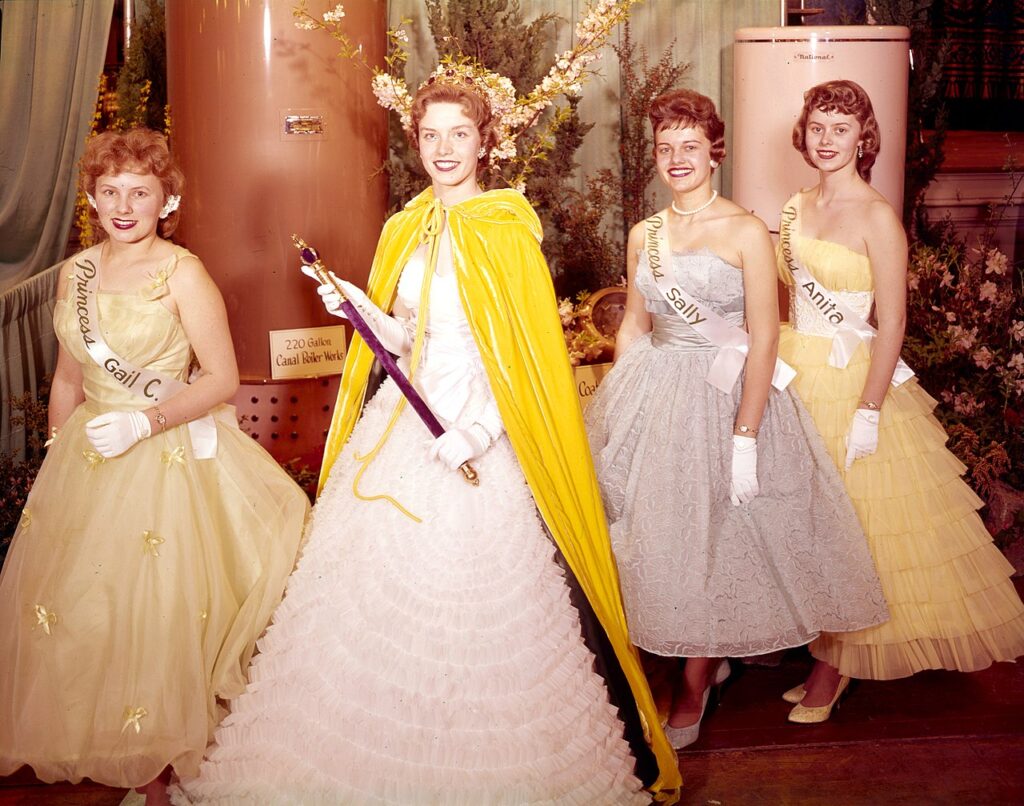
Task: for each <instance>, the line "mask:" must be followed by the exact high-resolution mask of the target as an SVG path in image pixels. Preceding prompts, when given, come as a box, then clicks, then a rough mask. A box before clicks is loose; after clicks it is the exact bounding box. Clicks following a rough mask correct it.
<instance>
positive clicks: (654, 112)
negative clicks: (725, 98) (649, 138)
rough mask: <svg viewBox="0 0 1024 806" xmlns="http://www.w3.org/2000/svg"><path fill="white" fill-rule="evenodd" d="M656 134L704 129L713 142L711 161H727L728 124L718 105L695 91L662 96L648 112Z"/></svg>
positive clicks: (672, 92) (653, 102)
mask: <svg viewBox="0 0 1024 806" xmlns="http://www.w3.org/2000/svg"><path fill="white" fill-rule="evenodd" d="M647 117H648V118H649V119H650V121H651V128H652V129H653V130H654V133H655V134H657V133H658V132H660V131H662V130H663V129H691V128H692V129H700V130H701V131H702V132H703V133H704V136H705V137H707V138H708V140H710V141H711V159H713V160H714V161H715V162H717V163H718V164H719V165H721V164H722V160H724V159H725V122H724V121H723V120H722V119H721V118H720V117H719V116H718V111H717V110H716V109H715V102H714V101H712V100H711V99H710V98H708V97H707V96H706V95H701V94H700V93H699V92H694V91H693V90H672V91H671V92H666V93H664V94H662V95H659V96H658V97H657V98H655V99H654V100H653V101H651V106H650V108H649V109H648V110H647Z"/></svg>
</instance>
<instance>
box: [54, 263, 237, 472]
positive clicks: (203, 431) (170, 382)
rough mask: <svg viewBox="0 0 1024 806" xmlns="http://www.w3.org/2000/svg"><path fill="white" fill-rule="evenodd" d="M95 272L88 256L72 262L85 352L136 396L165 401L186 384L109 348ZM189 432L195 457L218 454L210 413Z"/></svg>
mask: <svg viewBox="0 0 1024 806" xmlns="http://www.w3.org/2000/svg"><path fill="white" fill-rule="evenodd" d="M98 274H99V272H98V271H97V270H96V264H95V263H93V262H92V261H91V260H89V259H88V258H79V259H77V260H76V261H75V272H74V275H73V278H74V283H75V288H74V302H73V304H74V306H75V313H76V314H77V316H78V329H79V331H81V333H82V343H83V344H84V345H85V351H86V352H87V353H88V354H89V357H90V358H91V359H92V360H93V361H95V362H96V364H97V365H98V366H99V367H101V368H102V369H103V370H104V371H105V372H106V373H107V375H108V376H109V377H111V378H112V379H113V380H114V381H116V382H117V383H118V384H120V385H121V386H122V387H123V388H124V389H127V390H128V391H129V392H131V393H132V394H133V395H135V396H136V397H140V398H142V399H143V400H146V401H148V402H150V403H152V404H153V405H154V406H156V405H159V404H160V403H166V402H167V401H168V400H170V398H172V397H174V395H176V394H177V393H178V392H180V391H181V390H182V389H184V388H186V387H187V386H188V384H186V383H182V382H181V381H179V380H177V379H175V378H171V377H170V376H168V375H164V374H163V373H162V372H154V371H153V370H149V369H145V368H142V367H137V366H135V365H134V364H132V363H131V362H130V361H127V360H125V359H124V358H122V357H121V356H119V355H118V354H117V353H115V352H114V351H113V350H112V349H110V346H109V345H108V344H107V342H106V340H105V339H104V338H103V333H102V332H101V331H100V327H99V321H100V317H99V306H98V305H97V303H96V291H97V286H98V285H99V277H98ZM188 432H189V436H191V438H192V452H193V453H194V454H195V456H196V458H197V459H212V458H213V457H214V456H216V455H217V425H216V423H214V421H213V416H212V415H210V414H206V415H205V416H203V417H200V418H199V419H196V420H192V421H191V422H189V423H188Z"/></svg>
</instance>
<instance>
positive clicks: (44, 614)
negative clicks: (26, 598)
mask: <svg viewBox="0 0 1024 806" xmlns="http://www.w3.org/2000/svg"><path fill="white" fill-rule="evenodd" d="M35 614H36V625H35V626H36V627H42V628H43V632H44V633H46V634H47V635H52V633H51V632H50V628H51V627H53V626H54V625H56V624H57V614H56V613H51V612H50V611H49V610H47V609H46V608H45V607H44V606H43V605H41V604H37V605H36V607H35ZM32 629H35V627H33V628H32Z"/></svg>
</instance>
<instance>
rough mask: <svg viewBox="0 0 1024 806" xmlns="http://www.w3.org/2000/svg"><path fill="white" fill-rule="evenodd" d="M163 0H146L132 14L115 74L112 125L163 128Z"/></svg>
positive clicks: (164, 35) (164, 111) (164, 48)
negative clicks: (128, 38) (127, 42)
mask: <svg viewBox="0 0 1024 806" xmlns="http://www.w3.org/2000/svg"><path fill="white" fill-rule="evenodd" d="M165 39H166V25H165V23H164V3H163V0H146V9H145V11H144V12H143V13H141V14H139V15H138V16H137V17H136V22H135V25H134V27H133V30H132V41H131V44H130V46H129V49H128V53H127V54H126V55H125V64H124V67H122V68H121V72H120V74H119V75H118V77H117V109H118V112H117V120H116V123H115V128H118V129H130V128H132V127H133V126H148V127H149V128H151V129H155V130H156V131H163V130H164V128H165V118H166V107H167V46H166V42H165Z"/></svg>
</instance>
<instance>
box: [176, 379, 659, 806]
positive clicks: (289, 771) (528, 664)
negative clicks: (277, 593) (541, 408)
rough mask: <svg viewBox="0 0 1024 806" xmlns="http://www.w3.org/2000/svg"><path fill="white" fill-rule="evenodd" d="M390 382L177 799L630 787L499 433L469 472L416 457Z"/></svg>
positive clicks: (417, 442)
mask: <svg viewBox="0 0 1024 806" xmlns="http://www.w3.org/2000/svg"><path fill="white" fill-rule="evenodd" d="M396 396H397V391H396V389H395V387H394V386H393V384H392V383H391V382H387V383H385V385H384V386H383V387H382V388H381V391H380V392H379V393H378V394H377V396H376V397H375V398H374V399H373V400H372V401H371V402H370V404H369V405H368V406H367V407H366V410H365V412H364V415H363V417H362V419H361V421H360V423H359V424H358V425H357V427H356V429H355V431H354V433H353V436H352V439H351V440H350V441H349V444H348V445H347V446H346V448H345V450H344V451H343V453H342V454H341V456H340V457H339V458H338V460H337V462H336V463H335V465H334V469H333V471H332V473H331V476H330V479H329V480H328V483H327V485H326V487H325V489H324V491H323V493H322V495H321V497H320V499H319V501H318V503H317V505H316V507H315V508H314V513H313V519H312V525H311V529H310V532H309V537H308V541H307V544H306V546H305V549H304V552H303V556H302V559H301V561H300V563H299V566H298V569H297V570H296V572H295V574H294V575H293V577H292V579H291V581H290V583H289V586H288V590H287V593H286V595H285V599H284V601H283V603H282V604H281V606H280V607H279V608H278V610H277V612H276V613H275V615H274V623H273V625H272V626H271V627H270V629H269V630H268V631H267V634H266V635H265V636H264V638H263V639H261V641H260V645H259V646H260V653H259V654H258V655H257V657H256V659H255V661H254V663H253V667H252V683H251V684H250V685H249V687H248V689H247V690H246V691H245V693H244V694H243V695H242V696H240V697H239V698H237V699H235V700H233V701H232V703H231V714H230V715H229V716H228V717H227V718H226V719H225V720H224V722H223V723H222V724H221V726H220V727H219V728H218V730H217V733H216V738H215V744H214V745H213V746H212V747H211V749H210V751H209V754H208V758H207V760H206V761H204V763H203V765H202V769H201V771H200V776H199V778H198V779H196V780H191V781H189V780H186V781H184V782H183V783H182V786H181V788H180V789H178V790H177V791H176V792H175V793H174V797H175V799H176V802H177V803H209V804H229V803H230V804H236V803H239V804H241V803H248V804H267V803H273V804H275V805H276V804H304V805H305V804H332V806H336V804H377V803H396V804H398V803H400V804H426V803H444V804H473V805H474V806H477V805H478V804H482V803H487V804H505V803H507V804H524V803H560V804H561V803H564V804H628V803H646V802H649V798H648V797H647V796H645V795H644V794H642V793H641V791H640V783H639V781H638V780H637V779H636V778H635V777H634V776H633V766H634V759H633V757H632V756H631V755H630V753H629V748H628V745H627V744H626V742H625V741H624V739H623V738H622V734H623V726H622V723H621V722H620V721H619V719H618V717H617V714H616V711H615V709H614V708H613V707H612V706H611V705H610V704H609V702H608V696H607V694H606V691H605V688H604V685H603V680H602V678H600V677H599V676H598V675H597V674H596V673H595V672H594V668H593V666H594V663H593V661H594V658H593V656H592V655H591V654H590V652H589V651H588V650H587V648H586V646H585V645H584V643H583V641H582V639H581V637H580V624H579V618H578V615H577V612H576V611H575V610H574V608H573V607H572V605H571V604H570V602H569V598H568V589H567V586H566V582H565V578H564V576H563V573H562V571H561V569H560V567H559V566H558V565H557V564H556V563H555V562H554V559H553V556H554V549H553V545H552V543H551V542H550V540H549V539H548V537H547V536H546V534H545V531H544V528H543V526H542V523H541V521H540V519H539V517H538V515H537V513H536V510H535V507H534V504H533V500H532V497H531V495H530V491H529V488H528V487H527V485H526V483H525V481H524V479H523V476H522V473H521V471H520V470H519V466H518V464H517V461H516V459H515V456H514V454H513V452H512V449H511V446H510V444H509V442H508V440H507V439H506V438H501V439H500V440H499V441H498V442H496V443H495V444H494V445H493V446H492V447H491V448H490V449H489V450H488V451H487V453H486V454H485V455H484V456H483V457H482V458H480V459H479V460H477V461H475V462H474V464H475V465H476V467H477V469H478V471H479V474H480V478H481V484H480V486H479V487H471V486H469V485H468V484H467V483H466V482H465V481H464V480H463V478H462V476H461V475H460V474H459V473H457V472H452V471H449V470H447V469H446V468H444V467H443V466H442V465H440V464H438V463H436V462H431V461H429V460H428V459H427V456H426V452H427V448H428V446H429V444H430V441H431V437H430V435H429V433H428V432H427V430H426V428H425V427H424V426H423V425H422V424H421V423H420V422H419V420H418V419H416V417H415V415H413V414H412V412H411V411H410V410H409V409H408V408H406V410H405V411H404V412H403V414H402V415H401V417H400V418H399V420H398V422H397V425H396V427H395V429H394V431H393V432H392V434H391V435H390V437H389V438H388V440H387V442H386V443H385V445H384V447H383V449H382V450H381V452H380V454H379V455H378V456H377V457H376V458H375V459H374V460H373V462H372V463H371V464H370V465H369V469H368V470H367V472H366V474H365V475H364V476H363V478H362V479H361V481H360V483H359V489H360V491H361V492H362V493H364V494H367V495H369V494H376V493H383V494H388V495H391V496H393V497H394V498H395V499H396V500H397V501H398V502H400V503H401V504H402V506H404V507H406V508H407V509H408V511H409V512H410V513H411V514H412V515H415V516H416V518H418V519H419V522H416V521H414V520H412V519H411V518H410V517H408V516H407V515H405V514H403V513H402V512H400V511H399V510H398V509H397V508H396V507H395V506H393V505H392V504H390V503H388V502H386V501H384V500H377V501H369V502H368V501H363V500H358V499H357V498H356V497H355V496H354V495H353V489H352V484H353V477H354V475H355V473H356V470H357V468H358V467H359V465H358V463H357V462H356V461H355V459H354V458H353V457H354V456H358V455H362V454H366V453H367V452H368V451H369V450H370V449H371V448H372V447H373V446H374V444H375V443H376V441H377V438H378V436H379V435H380V434H381V433H382V432H383V431H384V428H385V424H386V422H387V418H388V416H389V415H390V413H391V411H392V409H393V407H394V404H395V401H396Z"/></svg>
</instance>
